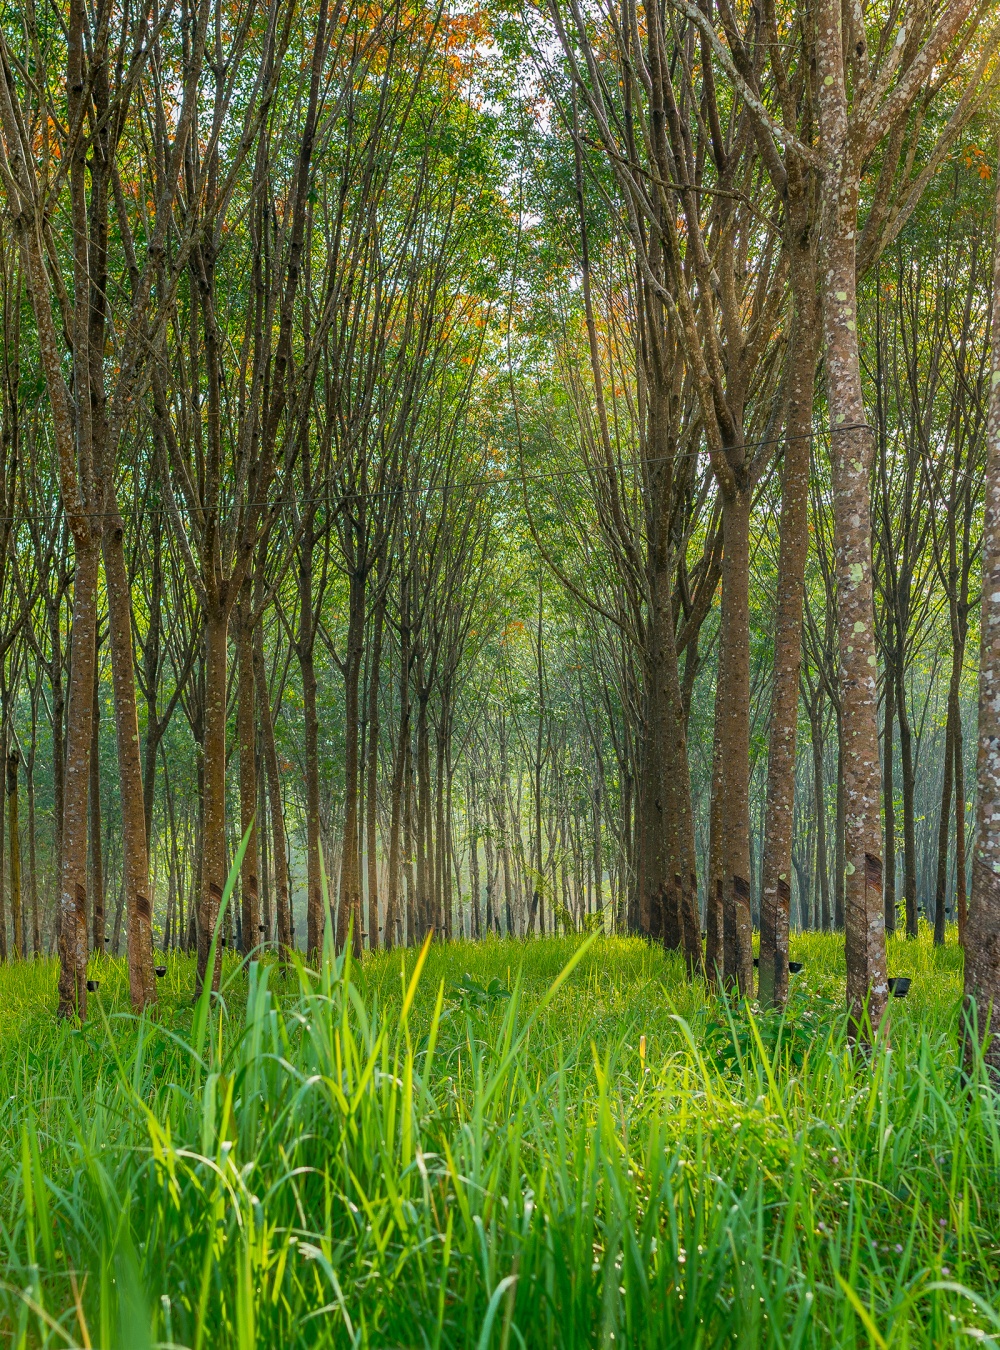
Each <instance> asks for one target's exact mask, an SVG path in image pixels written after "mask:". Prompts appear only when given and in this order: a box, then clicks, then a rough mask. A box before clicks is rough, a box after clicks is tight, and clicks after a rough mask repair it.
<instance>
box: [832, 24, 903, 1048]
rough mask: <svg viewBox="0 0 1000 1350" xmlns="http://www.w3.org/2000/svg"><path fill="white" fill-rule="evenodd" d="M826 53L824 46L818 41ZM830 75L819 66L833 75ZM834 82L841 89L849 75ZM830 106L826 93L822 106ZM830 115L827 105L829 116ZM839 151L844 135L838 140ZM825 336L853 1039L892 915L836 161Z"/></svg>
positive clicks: (848, 262) (847, 210)
mask: <svg viewBox="0 0 1000 1350" xmlns="http://www.w3.org/2000/svg"><path fill="white" fill-rule="evenodd" d="M819 46H820V48H821V49H822V48H823V47H824V43H823V42H822V41H821V42H820V44H819ZM826 73H827V72H826V70H825V68H823V69H821V71H820V74H821V77H822V78H826ZM830 78H831V79H832V80H833V81H834V82H835V83H836V81H837V79H838V78H839V79H840V80H841V85H840V89H841V94H842V92H843V85H842V80H843V71H842V68H841V69H840V70H839V75H838V73H837V72H834V73H833V74H832V75H831V76H830ZM824 101H825V100H824V99H823V96H822V95H821V103H823V102H824ZM831 116H832V113H831V110H830V109H829V107H827V118H828V119H830V118H831ZM827 139H828V141H829V140H831V139H832V140H833V142H834V144H835V145H838V146H839V147H840V150H839V154H840V157H841V158H842V157H843V155H844V154H845V153H846V152H845V151H844V150H843V138H842V137H835V138H831V137H830V135H829V130H828V131H827ZM825 188H826V191H825V202H824V218H825V257H824V273H825V274H824V278H823V332H824V344H825V355H826V376H827V402H828V405H829V412H830V435H831V451H830V453H831V457H832V460H833V500H834V548H835V554H836V576H837V636H838V648H839V652H838V654H839V665H840V713H841V740H840V758H841V765H842V779H843V803H844V875H845V882H844V932H845V941H846V948H847V1004H848V1008H849V1011H850V1015H851V1019H852V1026H853V1030H854V1034H855V1035H857V1036H858V1037H859V1038H861V1039H865V1038H866V1037H867V1035H868V1029H867V1028H866V1026H865V1015H866V1013H867V1017H868V1019H869V1022H870V1027H871V1029H872V1030H876V1029H877V1028H878V1027H879V1025H880V1023H881V1021H882V1017H883V1015H884V1013H885V1007H886V997H887V995H888V991H889V989H888V984H887V983H886V973H885V912H884V908H883V897H882V821H881V795H882V794H881V782H880V778H881V774H880V770H879V745H878V724H877V720H876V709H877V694H876V664H877V659H878V658H877V655H876V651H875V634H874V608H873V598H872V564H871V513H870V478H871V465H872V452H873V448H874V440H873V437H872V433H871V430H870V428H869V427H868V424H867V417H866V412H865V405H864V398H863V395H862V389H861V367H860V360H859V354H858V342H857V327H856V317H857V296H856V281H855V272H856V264H855V231H856V224H857V183H856V177H855V175H854V173H853V167H852V166H847V167H845V166H844V165H843V164H842V163H840V162H837V163H835V164H834V165H833V166H832V167H831V168H830V169H829V170H828V180H827V182H826V185H825Z"/></svg>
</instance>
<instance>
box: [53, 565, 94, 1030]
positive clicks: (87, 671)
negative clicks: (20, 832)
mask: <svg viewBox="0 0 1000 1350" xmlns="http://www.w3.org/2000/svg"><path fill="white" fill-rule="evenodd" d="M98 560H99V553H98V544H97V541H96V540H93V539H91V540H88V541H86V542H84V543H78V544H77V548H76V571H75V574H74V581H73V636H72V647H71V657H70V662H71V664H70V677H69V710H68V716H67V736H66V763H65V784H64V797H63V803H64V805H63V827H62V871H61V873H60V879H59V917H60V925H59V1015H60V1017H79V1018H80V1020H81V1021H82V1020H83V1019H84V1018H85V1017H86V1015H87V799H88V796H89V788H90V750H91V743H92V739H93V735H92V722H93V714H94V663H95V660H96V639H97V572H98Z"/></svg>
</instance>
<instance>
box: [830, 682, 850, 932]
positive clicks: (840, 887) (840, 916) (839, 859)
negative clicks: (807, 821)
mask: <svg viewBox="0 0 1000 1350" xmlns="http://www.w3.org/2000/svg"><path fill="white" fill-rule="evenodd" d="M843 741H844V732H843V727H842V725H841V717H840V710H839V708H838V710H837V802H836V815H835V817H834V840H833V872H834V876H833V887H834V889H833V926H834V928H835V929H836V930H837V932H838V933H842V932H843V931H844V880H845V878H844V863H845V858H844V825H845V817H846V814H847V809H846V804H845V797H844V751H843Z"/></svg>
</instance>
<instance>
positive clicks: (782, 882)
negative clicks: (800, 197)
mask: <svg viewBox="0 0 1000 1350" xmlns="http://www.w3.org/2000/svg"><path fill="white" fill-rule="evenodd" d="M805 214H806V213H805V210H804V208H800V209H799V211H798V212H797V217H801V216H804V215H805ZM807 224H808V220H801V219H798V218H794V219H793V220H792V221H791V222H790V228H789V230H788V232H787V233H788V246H789V251H790V253H791V255H792V278H793V289H794V297H795V314H794V319H793V323H792V332H791V349H790V356H789V360H790V362H791V365H790V369H789V379H788V412H787V417H786V440H785V464H784V473H783V475H782V480H781V541H780V549H779V557H778V594H777V604H776V612H775V632H774V677H773V681H772V685H771V725H770V736H769V742H768V756H767V799H766V807H765V816H764V818H765V837H764V856H763V863H762V868H761V906H760V960H759V984H758V992H759V998H760V1001H761V1003H762V1004H765V1005H769V1004H774V1005H775V1006H776V1007H784V1005H785V1000H786V998H787V997H788V922H789V914H788V897H789V894H790V891H789V886H790V882H791V875H792V834H793V831H794V823H795V755H796V748H797V733H798V723H799V675H800V671H801V666H802V594H803V586H804V582H805V567H806V555H807V553H808V551H809V528H808V523H809V522H808V513H809V463H810V447H811V439H812V411H813V386H814V382H815V378H816V357H817V353H818V348H819V336H820V306H819V300H818V297H817V294H816V268H815V254H814V250H813V246H812V244H811V243H810V242H809V237H810V231H809V230H808V229H807V228H806V225H807ZM803 237H804V239H805V242H804V244H803V243H800V242H799V241H800V240H803Z"/></svg>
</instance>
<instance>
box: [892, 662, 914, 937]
mask: <svg viewBox="0 0 1000 1350" xmlns="http://www.w3.org/2000/svg"><path fill="white" fill-rule="evenodd" d="M901 667H902V654H900V656H899V661H898V664H897V665H896V710H897V715H898V717H899V757H900V760H901V762H902V768H903V900H904V902H905V904H906V936H907V937H908V938H915V937H916V936H917V832H916V824H915V821H914V801H913V799H914V789H915V787H916V773H915V771H914V767H913V732H912V730H911V727H910V717H909V712H908V711H907V707H906V686H905V683H904V679H903V673H902V669H901Z"/></svg>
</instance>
